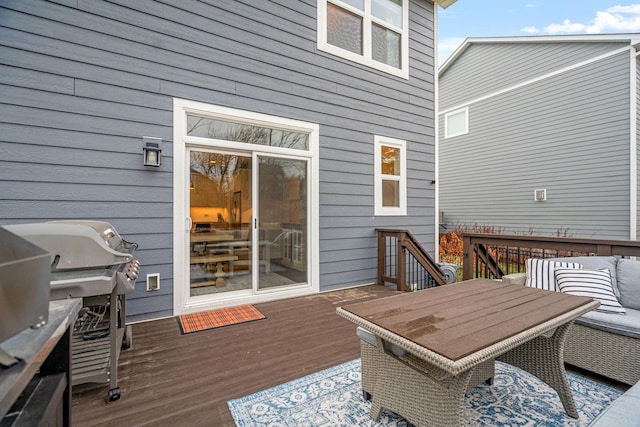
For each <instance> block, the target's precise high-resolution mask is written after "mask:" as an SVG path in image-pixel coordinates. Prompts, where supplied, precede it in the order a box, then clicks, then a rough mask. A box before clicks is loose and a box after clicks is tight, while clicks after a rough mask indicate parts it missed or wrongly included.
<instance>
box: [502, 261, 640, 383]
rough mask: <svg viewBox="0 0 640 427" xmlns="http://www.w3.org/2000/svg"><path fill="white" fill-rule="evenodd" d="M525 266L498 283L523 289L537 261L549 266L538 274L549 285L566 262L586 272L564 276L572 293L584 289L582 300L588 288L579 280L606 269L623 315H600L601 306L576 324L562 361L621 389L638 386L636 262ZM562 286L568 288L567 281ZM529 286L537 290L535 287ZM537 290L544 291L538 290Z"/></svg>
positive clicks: (639, 276) (639, 268)
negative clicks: (568, 278) (545, 277)
mask: <svg viewBox="0 0 640 427" xmlns="http://www.w3.org/2000/svg"><path fill="white" fill-rule="evenodd" d="M529 261H530V260H527V263H528V264H527V267H530V268H529V269H528V272H527V273H516V274H510V275H506V276H503V277H502V281H503V282H504V283H515V284H525V282H526V281H527V274H529V275H530V277H529V278H530V279H531V275H535V273H536V272H537V273H540V272H541V270H542V267H541V265H542V264H541V263H542V262H543V261H544V262H545V263H548V264H549V265H552V266H554V268H551V269H550V270H546V271H544V274H548V275H549V280H553V279H557V278H558V277H560V278H561V279H564V278H565V276H562V273H563V272H567V270H566V265H564V264H558V263H572V264H574V267H575V264H578V265H579V269H581V270H586V271H583V272H579V273H571V272H567V275H569V276H573V277H571V279H573V284H574V285H577V286H578V288H580V287H581V286H582V285H584V287H585V288H586V294H587V295H588V294H589V290H590V288H589V287H588V286H586V285H585V283H588V282H589V279H585V280H583V279H582V278H583V277H587V276H588V274H589V273H590V272H592V271H594V270H601V269H605V268H606V269H608V270H609V273H610V274H609V276H610V279H611V287H612V290H613V293H614V295H615V296H614V297H613V298H614V299H615V300H617V302H618V303H619V305H620V306H621V307H622V309H623V311H624V313H613V312H604V311H602V309H603V307H604V308H606V307H605V305H606V304H601V306H600V308H599V309H597V310H594V311H591V312H589V313H587V314H585V315H583V316H581V317H579V318H578V319H576V320H575V323H574V324H573V326H572V327H571V329H570V331H569V334H568V336H567V339H566V342H565V347H564V360H565V362H566V363H568V364H570V365H573V366H576V367H579V368H582V369H586V370H588V371H591V372H594V373H597V374H600V375H603V376H605V377H608V378H612V379H615V380H617V381H620V382H623V383H625V384H629V385H634V384H636V383H637V382H638V381H640V261H634V260H630V259H625V258H619V257H613V256H611V257H604V256H585V257H568V258H556V259H548V260H537V262H536V263H534V262H532V263H529ZM533 264H535V266H534V265H533ZM558 269H560V270H558ZM544 274H543V275H544ZM563 283H565V282H563ZM566 283H568V284H571V282H570V281H568V282H566ZM529 285H531V284H529ZM535 285H536V286H535V287H540V286H539V285H540V283H536V284H535ZM556 285H557V283H556ZM542 288H545V287H544V285H543V286H542ZM574 288H575V287H574ZM545 289H546V288H545ZM564 289H567V290H568V288H564ZM551 290H560V289H551ZM583 290H584V289H583ZM614 305H615V304H614Z"/></svg>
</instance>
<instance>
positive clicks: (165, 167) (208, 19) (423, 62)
mask: <svg viewBox="0 0 640 427" xmlns="http://www.w3.org/2000/svg"><path fill="white" fill-rule="evenodd" d="M410 27H411V28H410V34H409V36H410V40H411V51H410V64H409V65H410V75H411V77H410V79H409V80H405V79H402V78H397V77H393V76H390V75H387V74H385V73H382V72H379V71H376V70H373V69H370V68H367V67H363V66H360V65H358V64H356V63H353V62H350V61H347V60H344V59H341V58H338V57H335V56H332V55H328V54H326V53H324V52H319V51H318V50H317V48H316V1H315V0H306V1H295V0H278V1H269V2H252V1H231V0H219V1H214V0H210V1H199V2H196V1H184V2H173V1H168V0H167V1H152V0H141V1H135V2H131V1H125V0H113V1H108V2H107V1H96V0H80V1H77V2H76V1H73V2H68V1H55V2H54V1H52V2H44V1H36V0H25V1H21V2H8V1H2V2H0V91H1V93H2V94H3V96H2V97H0V199H1V200H0V203H2V210H1V212H2V213H1V214H0V224H9V223H18V222H38V221H45V220H55V219H68V218H83V219H98V220H106V221H109V222H111V223H113V225H114V226H115V227H116V228H117V229H118V231H120V232H121V234H122V235H123V237H125V239H127V240H130V241H134V242H137V243H139V250H138V251H137V257H139V258H140V260H141V262H142V265H143V267H142V271H141V275H140V278H141V280H139V282H138V283H137V286H136V289H135V291H134V292H133V293H132V294H130V295H129V296H128V300H129V305H128V314H129V315H130V320H144V319H148V318H153V317H160V316H169V315H171V314H172V306H173V303H172V300H173V286H174V285H173V280H172V276H173V265H172V262H173V248H172V243H173V236H172V232H171V230H172V224H173V219H172V214H173V207H172V198H173V190H172V183H173V177H172V172H173V164H172V158H173V144H172V143H171V140H172V138H173V123H172V120H173V118H172V114H173V111H172V108H173V98H174V97H176V98H184V99H189V100H194V101H200V102H206V103H210V104H213V105H220V106H226V107H231V108H238V109H244V110H249V111H255V112H259V113H264V114H270V115H275V116H281V117H287V118H291V119H296V120H303V121H308V122H312V123H318V124H319V125H320V194H319V198H320V281H321V283H320V288H321V290H328V289H334V288H340V287H344V286H350V285H355V284H362V283H371V282H373V281H374V280H375V273H376V268H375V264H376V258H375V256H376V248H375V245H376V239H375V233H374V228H376V227H402V228H409V229H410V230H411V231H412V232H413V233H414V234H415V235H416V236H417V237H418V239H419V240H420V241H422V242H423V244H424V245H425V246H426V247H427V249H428V250H430V251H432V252H433V250H434V233H435V229H434V226H433V223H434V218H433V209H434V191H433V188H432V185H431V184H430V183H431V181H432V180H433V179H434V172H433V170H434V158H433V156H434V146H433V140H434V133H435V131H434V129H433V125H432V123H433V119H434V114H433V103H434V95H433V78H434V71H433V44H434V43H433V6H432V4H430V3H429V2H426V1H422V0H420V1H418V0H415V1H412V2H411V4H410ZM374 135H383V136H389V137H393V138H399V139H404V140H406V141H407V148H408V150H407V151H408V152H407V158H408V165H407V167H408V190H409V202H408V205H409V206H408V211H409V215H408V216H407V217H378V218H375V217H374V216H373V209H374V208H373V200H374V195H373V188H374V187H373V156H374V152H373V136H374ZM142 136H155V137H160V138H162V139H163V141H164V142H163V144H162V150H163V151H162V155H163V164H162V166H161V167H160V168H159V169H151V168H145V167H144V166H142V158H141V157H142V156H141V151H142V149H141V148H142ZM156 272H159V273H160V275H161V288H160V290H159V291H158V292H152V293H147V292H146V291H145V290H144V283H143V282H144V278H145V276H146V274H149V273H156Z"/></svg>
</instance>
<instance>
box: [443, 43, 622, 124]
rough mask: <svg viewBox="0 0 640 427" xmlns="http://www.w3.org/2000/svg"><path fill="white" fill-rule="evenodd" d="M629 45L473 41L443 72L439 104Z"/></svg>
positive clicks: (456, 103)
mask: <svg viewBox="0 0 640 427" xmlns="http://www.w3.org/2000/svg"><path fill="white" fill-rule="evenodd" d="M625 46H627V44H624V43H613V42H602V43H533V42H531V43H512V44H509V43H486V44H485V43H478V44H471V45H470V46H469V47H468V48H467V49H466V50H465V51H464V53H463V54H462V55H461V56H460V57H459V58H458V59H457V60H456V62H455V63H453V64H452V65H451V66H450V67H449V68H447V69H446V71H445V72H444V73H442V75H441V76H440V81H439V93H440V100H439V108H440V110H441V111H444V110H446V109H449V108H453V107H456V106H460V105H462V104H464V103H465V102H467V101H469V100H472V99H476V98H478V97H481V96H484V95H487V94H490V93H494V92H497V91H499V90H502V89H505V88H508V87H510V86H513V85H514V84H518V83H522V82H524V81H527V80H530V79H533V78H537V77H540V76H542V75H544V74H548V73H551V72H554V71H557V70H561V69H563V68H565V67H567V66H571V65H573V64H576V63H579V62H582V61H585V60H588V59H590V58H595V57H597V56H600V55H603V54H606V53H608V52H611V51H613V50H616V49H619V48H622V47H625Z"/></svg>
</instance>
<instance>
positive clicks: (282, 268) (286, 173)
mask: <svg viewBox="0 0 640 427" xmlns="http://www.w3.org/2000/svg"><path fill="white" fill-rule="evenodd" d="M307 163H308V162H307V161H306V160H301V159H290V158H279V157H272V156H258V162H257V164H258V186H257V188H258V189H259V190H258V230H257V232H258V236H259V245H260V250H259V263H260V266H261V267H264V268H261V269H260V274H259V276H258V285H257V289H258V290H265V289H272V288H276V287H283V286H290V285H294V284H299V283H307V282H308V280H309V279H308V276H307V257H308V250H307V243H306V242H307V241H308V235H307V232H308V231H307V230H308V220H307V215H308V214H307V185H308V179H307V174H308V166H307Z"/></svg>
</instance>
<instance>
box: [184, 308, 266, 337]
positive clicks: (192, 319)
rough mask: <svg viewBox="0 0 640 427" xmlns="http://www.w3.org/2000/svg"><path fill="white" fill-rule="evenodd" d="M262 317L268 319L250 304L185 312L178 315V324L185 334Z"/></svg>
mask: <svg viewBox="0 0 640 427" xmlns="http://www.w3.org/2000/svg"><path fill="white" fill-rule="evenodd" d="M260 319H266V317H265V316H264V314H262V313H260V311H258V309H257V308H255V307H254V306H252V305H250V304H249V305H241V306H238V307H230V308H222V309H220V310H213V311H204V312H202V313H193V314H184V315H182V316H178V325H179V326H180V332H182V334H183V335H184V334H190V333H193V332H199V331H205V330H207V329H213V328H219V327H221V326H228V325H235V324H236V323H244V322H251V321H252V320H260Z"/></svg>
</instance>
